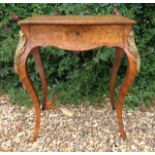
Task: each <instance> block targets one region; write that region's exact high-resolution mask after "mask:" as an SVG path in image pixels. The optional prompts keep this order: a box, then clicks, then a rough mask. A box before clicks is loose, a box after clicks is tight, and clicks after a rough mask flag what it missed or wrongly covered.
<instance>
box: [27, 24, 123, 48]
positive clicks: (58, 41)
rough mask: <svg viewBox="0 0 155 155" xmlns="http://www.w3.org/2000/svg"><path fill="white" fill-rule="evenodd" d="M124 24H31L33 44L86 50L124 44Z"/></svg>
mask: <svg viewBox="0 0 155 155" xmlns="http://www.w3.org/2000/svg"><path fill="white" fill-rule="evenodd" d="M123 28H124V26H122V25H90V26H89V25H45V26H44V25H31V27H30V36H31V42H32V44H33V45H35V46H36V45H42V46H47V45H51V46H55V47H58V48H63V49H66V50H73V51H84V50H90V49H94V48H97V47H100V46H103V45H106V46H109V47H112V46H123V30H124V29H123Z"/></svg>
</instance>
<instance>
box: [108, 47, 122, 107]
mask: <svg viewBox="0 0 155 155" xmlns="http://www.w3.org/2000/svg"><path fill="white" fill-rule="evenodd" d="M122 57H123V50H122V49H121V48H119V47H118V48H117V49H116V55H115V60H114V63H113V69H112V72H111V79H110V102H111V106H112V109H113V110H115V101H114V90H115V81H116V77H117V73H118V69H119V67H120V64H121V60H122Z"/></svg>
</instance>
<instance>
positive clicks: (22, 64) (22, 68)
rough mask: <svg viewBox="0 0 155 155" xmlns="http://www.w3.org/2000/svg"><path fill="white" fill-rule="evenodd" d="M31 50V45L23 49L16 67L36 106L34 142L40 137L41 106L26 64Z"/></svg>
mask: <svg viewBox="0 0 155 155" xmlns="http://www.w3.org/2000/svg"><path fill="white" fill-rule="evenodd" d="M30 51H31V49H30V47H29V46H27V47H26V48H25V50H24V51H23V53H22V54H20V55H18V56H17V57H16V59H17V60H18V64H17V66H16V67H17V71H18V75H19V77H20V80H21V81H22V84H23V86H24V88H25V89H26V91H27V92H28V93H29V95H30V96H31V98H32V101H33V104H34V108H35V114H36V119H35V127H34V134H33V137H32V142H34V141H35V140H36V139H37V137H38V134H39V128H40V106H39V99H38V95H37V93H36V90H35V88H34V86H33V84H32V81H31V79H30V77H29V75H28V71H27V66H26V65H27V58H28V55H29V53H30Z"/></svg>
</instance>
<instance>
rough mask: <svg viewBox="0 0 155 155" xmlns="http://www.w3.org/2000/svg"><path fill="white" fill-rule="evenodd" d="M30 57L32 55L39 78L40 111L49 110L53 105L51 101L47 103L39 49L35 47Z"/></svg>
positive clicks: (45, 83)
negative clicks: (41, 104)
mask: <svg viewBox="0 0 155 155" xmlns="http://www.w3.org/2000/svg"><path fill="white" fill-rule="evenodd" d="M32 55H33V58H34V60H35V66H36V69H37V71H38V73H39V76H40V79H41V84H42V91H43V106H42V110H45V109H51V108H53V107H54V104H53V103H52V102H51V101H47V82H46V77H45V71H44V66H43V63H42V61H41V55H40V47H35V48H34V49H33V50H32Z"/></svg>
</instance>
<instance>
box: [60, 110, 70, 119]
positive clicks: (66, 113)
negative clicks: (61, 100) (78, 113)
mask: <svg viewBox="0 0 155 155" xmlns="http://www.w3.org/2000/svg"><path fill="white" fill-rule="evenodd" d="M60 111H61V112H62V113H63V114H64V115H66V116H69V117H71V116H73V112H72V111H70V110H69V109H67V108H60Z"/></svg>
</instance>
